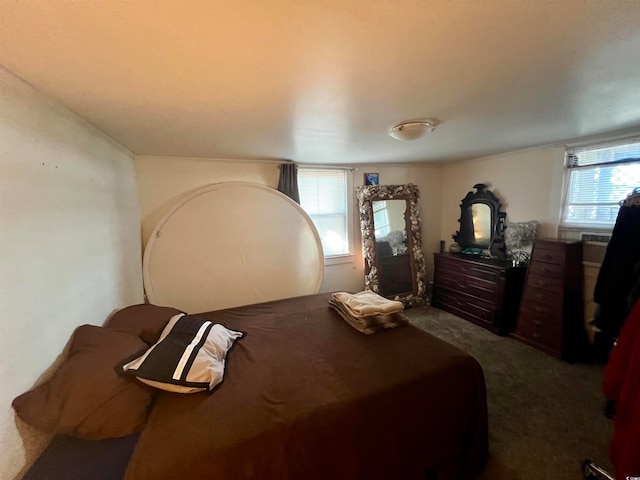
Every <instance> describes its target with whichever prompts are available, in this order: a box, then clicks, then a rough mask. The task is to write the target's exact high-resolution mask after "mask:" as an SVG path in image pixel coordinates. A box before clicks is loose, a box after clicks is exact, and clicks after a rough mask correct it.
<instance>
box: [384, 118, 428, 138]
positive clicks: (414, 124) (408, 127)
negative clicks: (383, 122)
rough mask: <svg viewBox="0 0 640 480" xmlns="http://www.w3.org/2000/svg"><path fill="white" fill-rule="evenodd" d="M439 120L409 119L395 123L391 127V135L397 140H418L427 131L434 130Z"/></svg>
mask: <svg viewBox="0 0 640 480" xmlns="http://www.w3.org/2000/svg"><path fill="white" fill-rule="evenodd" d="M437 124H438V122H437V121H436V120H409V121H404V122H400V123H397V124H395V125H394V126H392V127H391V128H389V135H391V136H392V137H393V138H395V139H396V140H401V141H408V140H417V139H419V138H421V137H422V136H424V134H425V133H427V132H433V131H434V130H435V128H436V125H437Z"/></svg>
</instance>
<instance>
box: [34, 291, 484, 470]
mask: <svg viewBox="0 0 640 480" xmlns="http://www.w3.org/2000/svg"><path fill="white" fill-rule="evenodd" d="M329 298H330V296H329V295H328V294H316V295H309V296H303V297H298V298H292V299H287V300H277V301H271V302H265V303H261V304H256V305H251V306H244V307H236V308H230V309H225V310H219V311H215V312H208V313H202V314H200V315H199V316H201V317H202V318H205V319H208V320H211V321H213V322H217V323H221V324H223V325H225V326H226V327H228V328H231V329H235V330H239V331H243V332H246V334H245V336H244V337H243V338H242V339H241V340H240V341H238V342H236V344H235V345H234V347H233V349H232V350H231V351H230V353H229V355H228V357H227V364H226V371H225V375H224V381H223V382H222V383H221V384H220V385H219V386H218V387H216V388H215V389H214V391H213V392H212V393H196V394H176V393H170V392H162V391H161V392H159V393H157V394H156V395H155V400H154V402H153V407H152V408H151V409H150V413H149V415H148V418H147V419H146V425H145V426H144V428H143V429H142V431H141V433H140V436H139V439H138V440H137V443H136V444H135V448H134V449H133V454H132V455H131V458H130V460H129V462H128V465H127V467H126V473H125V478H126V479H128V480H140V479H151V478H153V479H154V480H160V479H175V478H189V479H198V478H203V479H204V478H207V479H234V480H236V479H238V480H239V479H282V480H284V479H302V478H304V479H316V478H317V479H327V478H331V479H338V480H339V479H345V480H346V479H349V480H354V479H367V480H371V479H378V478H379V479H413V478H439V479H472V478H475V477H477V475H478V474H479V473H480V471H481V470H482V466H483V463H484V460H485V457H486V453H487V408H486V394H485V384H484V377H483V372H482V369H481V367H480V365H479V364H478V362H477V361H476V360H475V359H474V358H473V357H471V356H470V355H468V354H466V353H464V352H463V351H461V350H459V349H457V348H455V347H453V346H451V345H449V344H447V343H445V342H443V341H441V340H439V339H437V338H435V337H433V336H431V335H429V334H428V333H426V332H424V331H422V330H420V329H418V328H415V327H413V326H411V325H406V326H402V327H398V328H393V329H389V330H385V331H382V332H378V333H375V334H372V335H365V334H362V333H360V332H358V331H356V330H355V329H354V328H352V327H351V326H350V325H349V324H347V322H345V321H344V320H343V319H342V318H341V317H340V316H339V315H338V314H337V313H336V312H335V311H333V310H332V309H330V308H328V300H329ZM154 308H158V310H154ZM171 314H172V309H166V308H164V309H163V308H160V307H152V306H149V305H147V306H140V307H130V308H128V309H125V310H123V311H121V312H118V313H117V314H116V315H114V316H113V317H112V318H111V319H110V320H109V321H108V323H107V324H106V325H105V329H117V330H118V331H121V330H122V329H123V328H125V327H128V328H131V331H132V332H135V334H136V335H137V336H139V337H140V338H142V339H143V340H144V341H145V342H146V343H152V342H154V341H155V339H157V337H158V336H159V334H160V331H161V330H162V328H163V326H164V324H165V323H166V321H167V320H168V318H169V316H170V315H171ZM96 328H97V327H96ZM128 454H130V450H129V453H128ZM107 456H108V455H107ZM59 460H60V459H59V458H58V463H64V462H60V461H59ZM113 461H114V462H115V459H114V460H113ZM39 468H40V469H42V468H43V466H42V465H40V467H39ZM66 468H69V465H68V464H67V466H66ZM428 475H433V476H432V477H429V476H428ZM50 478H52V477H50Z"/></svg>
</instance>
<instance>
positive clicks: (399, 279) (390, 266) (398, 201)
mask: <svg viewBox="0 0 640 480" xmlns="http://www.w3.org/2000/svg"><path fill="white" fill-rule="evenodd" d="M356 191H357V196H358V207H359V210H360V232H361V234H362V248H363V254H364V259H365V265H364V273H365V277H364V283H365V288H367V289H368V290H372V291H374V292H376V293H378V294H380V295H382V296H383V297H386V298H391V299H394V300H398V301H401V302H402V303H404V304H405V305H407V306H409V305H419V304H422V303H424V302H425V298H426V288H425V287H426V285H425V276H426V274H425V262H424V255H423V254H422V230H421V224H420V215H419V213H418V187H417V186H416V185H413V184H411V183H409V184H407V185H374V186H366V187H358V188H357V190H356Z"/></svg>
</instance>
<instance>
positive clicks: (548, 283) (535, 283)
mask: <svg viewBox="0 0 640 480" xmlns="http://www.w3.org/2000/svg"><path fill="white" fill-rule="evenodd" d="M563 285H564V282H563V281H562V279H561V278H550V277H545V276H542V275H534V274H531V272H530V273H529V275H528V276H527V288H529V287H535V288H542V289H544V290H548V291H551V292H558V293H560V292H562V290H563ZM525 292H526V291H525Z"/></svg>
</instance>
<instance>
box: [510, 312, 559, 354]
mask: <svg viewBox="0 0 640 480" xmlns="http://www.w3.org/2000/svg"><path fill="white" fill-rule="evenodd" d="M560 329H561V327H560ZM516 336H517V337H520V338H523V339H525V340H528V341H529V342H531V343H535V344H538V345H540V346H543V347H546V348H548V349H551V350H554V351H555V352H560V351H561V350H562V332H561V331H559V330H558V328H557V326H553V325H544V324H543V323H542V321H534V320H533V319H531V321H529V322H523V324H522V325H520V324H518V330H517V331H516Z"/></svg>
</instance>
